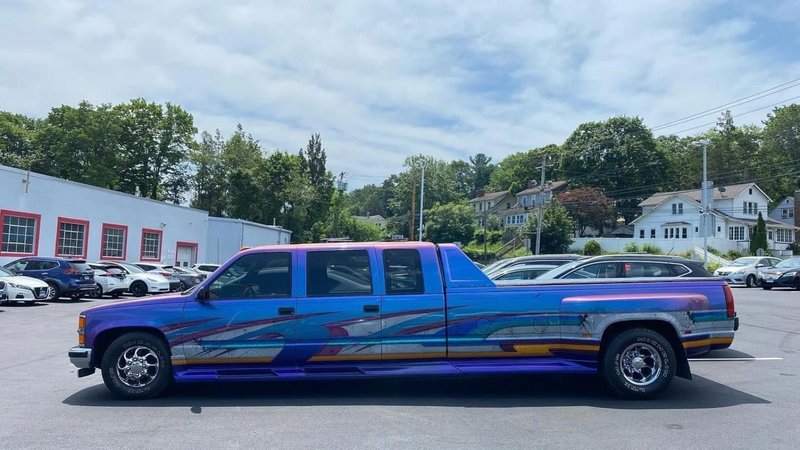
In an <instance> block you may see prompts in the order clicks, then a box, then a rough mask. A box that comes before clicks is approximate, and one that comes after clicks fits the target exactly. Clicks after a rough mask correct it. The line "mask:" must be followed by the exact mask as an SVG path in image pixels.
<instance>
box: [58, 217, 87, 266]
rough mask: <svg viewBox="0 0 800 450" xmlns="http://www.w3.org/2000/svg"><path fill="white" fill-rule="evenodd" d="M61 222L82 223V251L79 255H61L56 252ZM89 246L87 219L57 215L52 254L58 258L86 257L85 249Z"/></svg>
mask: <svg viewBox="0 0 800 450" xmlns="http://www.w3.org/2000/svg"><path fill="white" fill-rule="evenodd" d="M62 223H72V224H77V225H83V253H81V254H80V255H62V254H60V253H58V238H59V237H60V235H61V224H62ZM88 248H89V221H88V220H81V219H71V218H69V217H59V218H58V221H57V222H56V248H55V250H54V251H53V254H54V255H56V256H58V257H59V258H83V259H86V251H87V249H88Z"/></svg>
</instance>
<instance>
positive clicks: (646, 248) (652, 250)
mask: <svg viewBox="0 0 800 450" xmlns="http://www.w3.org/2000/svg"><path fill="white" fill-rule="evenodd" d="M642 251H643V252H645V253H648V254H651V255H660V254H661V249H660V248H658V247H656V246H655V245H653V244H644V245H642Z"/></svg>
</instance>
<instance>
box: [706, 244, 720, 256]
mask: <svg viewBox="0 0 800 450" xmlns="http://www.w3.org/2000/svg"><path fill="white" fill-rule="evenodd" d="M708 253H711V254H712V255H717V256H719V257H722V252H721V251H719V250H717V249H715V248H714V247H712V246H710V245H709V246H708Z"/></svg>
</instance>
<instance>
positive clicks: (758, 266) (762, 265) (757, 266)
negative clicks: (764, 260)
mask: <svg viewBox="0 0 800 450" xmlns="http://www.w3.org/2000/svg"><path fill="white" fill-rule="evenodd" d="M761 267H764V264H756V269H759V268H761Z"/></svg>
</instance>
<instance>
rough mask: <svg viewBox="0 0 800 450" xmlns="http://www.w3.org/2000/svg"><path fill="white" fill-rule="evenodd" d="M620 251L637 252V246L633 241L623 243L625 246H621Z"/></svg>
mask: <svg viewBox="0 0 800 450" xmlns="http://www.w3.org/2000/svg"><path fill="white" fill-rule="evenodd" d="M622 251H623V252H626V253H637V252H638V251H639V246H638V245H636V243H635V242H628V243H627V244H625V247H622Z"/></svg>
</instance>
